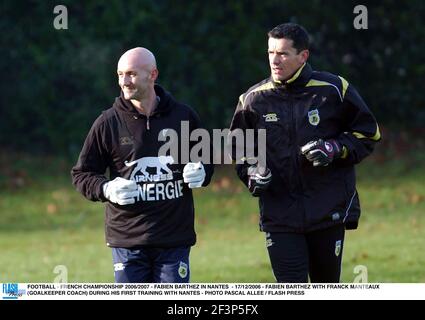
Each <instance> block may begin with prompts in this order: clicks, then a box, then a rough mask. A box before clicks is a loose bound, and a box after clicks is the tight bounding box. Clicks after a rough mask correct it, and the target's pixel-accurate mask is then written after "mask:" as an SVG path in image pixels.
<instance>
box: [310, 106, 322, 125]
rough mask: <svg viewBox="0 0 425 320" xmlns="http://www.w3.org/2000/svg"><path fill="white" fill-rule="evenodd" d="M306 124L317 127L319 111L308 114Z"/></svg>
mask: <svg viewBox="0 0 425 320" xmlns="http://www.w3.org/2000/svg"><path fill="white" fill-rule="evenodd" d="M308 122H310V124H311V125H312V126H317V125H318V124H319V122H320V116H319V110H317V109H314V110H311V111H309V112H308Z"/></svg>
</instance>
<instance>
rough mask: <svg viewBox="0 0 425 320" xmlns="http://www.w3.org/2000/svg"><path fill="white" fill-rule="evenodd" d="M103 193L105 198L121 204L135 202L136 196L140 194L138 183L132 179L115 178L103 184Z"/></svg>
mask: <svg viewBox="0 0 425 320" xmlns="http://www.w3.org/2000/svg"><path fill="white" fill-rule="evenodd" d="M102 188H103V194H104V196H105V198H107V199H108V200H109V201H111V202H113V203H117V204H119V205H122V206H123V205H126V204H132V203H135V202H136V200H135V199H134V198H135V197H137V196H138V193H139V192H138V188H137V183H136V182H135V181H132V180H127V179H123V178H120V177H117V178H115V179H114V180H112V181H109V182H107V183H105V184H104V185H103V187H102Z"/></svg>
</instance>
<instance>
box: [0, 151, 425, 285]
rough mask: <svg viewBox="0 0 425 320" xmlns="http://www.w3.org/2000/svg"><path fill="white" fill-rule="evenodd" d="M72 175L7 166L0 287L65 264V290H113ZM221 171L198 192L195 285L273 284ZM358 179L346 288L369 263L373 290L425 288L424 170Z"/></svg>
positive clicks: (97, 209)
mask: <svg viewBox="0 0 425 320" xmlns="http://www.w3.org/2000/svg"><path fill="white" fill-rule="evenodd" d="M69 169H70V166H69V164H67V162H66V161H61V160H58V159H55V158H46V157H45V158H35V159H33V158H31V157H28V156H24V157H19V156H17V155H16V156H14V157H13V158H10V157H9V158H7V159H6V158H1V159H0V186H1V187H2V188H1V191H0V215H1V223H0V282H53V281H54V280H55V278H56V277H57V276H58V274H56V273H54V270H55V267H56V266H58V265H64V266H66V267H67V270H68V282H113V268H112V261H111V252H110V249H109V248H107V247H106V245H105V242H104V233H103V230H104V225H103V204H101V203H93V202H90V201H87V200H85V199H84V198H83V197H82V196H81V195H80V194H78V193H77V192H76V191H75V190H74V189H73V187H72V185H71V182H70V177H69V174H68V172H69ZM216 171H217V172H216V175H215V176H214V179H213V181H212V184H211V185H210V187H209V188H207V189H203V190H197V191H196V192H195V201H196V211H197V215H196V230H197V234H198V243H197V244H196V245H195V246H194V247H193V249H192V253H191V272H192V276H191V281H192V282H274V278H273V276H272V273H271V269H270V266H269V260H268V256H267V252H266V248H265V241H264V235H263V233H261V232H259V231H258V209H257V208H258V205H257V202H256V199H254V198H252V197H250V195H249V194H248V193H247V191H246V190H245V189H244V187H243V186H242V184H241V183H240V182H238V181H237V180H236V178H235V174H234V172H233V170H232V169H231V168H229V167H227V168H218V169H217V170H216ZM358 171H359V174H358V177H359V178H358V190H359V193H360V197H361V203H362V208H363V213H362V218H361V221H360V226H359V229H358V230H356V231H350V232H348V233H347V235H346V239H347V240H346V243H345V248H344V259H343V274H342V281H343V282H353V280H354V279H355V278H356V276H357V274H356V273H354V268H355V267H356V266H358V265H363V266H366V267H367V272H368V281H369V282H425V267H424V266H425V253H424V252H425V251H424V247H425V183H424V181H425V168H424V167H420V166H419V165H411V164H409V165H408V164H406V163H404V162H401V163H396V162H392V163H387V164H384V165H382V164H380V165H377V164H375V163H372V162H366V163H365V164H362V165H361V166H359V168H358ZM52 172H56V173H57V175H54V174H52Z"/></svg>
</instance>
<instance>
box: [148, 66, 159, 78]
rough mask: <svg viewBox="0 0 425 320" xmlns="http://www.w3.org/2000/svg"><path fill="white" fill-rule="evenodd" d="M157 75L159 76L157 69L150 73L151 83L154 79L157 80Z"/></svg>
mask: <svg viewBox="0 0 425 320" xmlns="http://www.w3.org/2000/svg"><path fill="white" fill-rule="evenodd" d="M158 75H159V71H158V69H153V70H152V71H151V74H150V75H149V77H150V79H152V80H153V81H156V79H158Z"/></svg>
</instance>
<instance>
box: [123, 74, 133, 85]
mask: <svg viewBox="0 0 425 320" xmlns="http://www.w3.org/2000/svg"><path fill="white" fill-rule="evenodd" d="M130 82H131V81H130V77H129V76H124V77H123V79H122V84H123V85H125V86H128V85H129V84H130Z"/></svg>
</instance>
